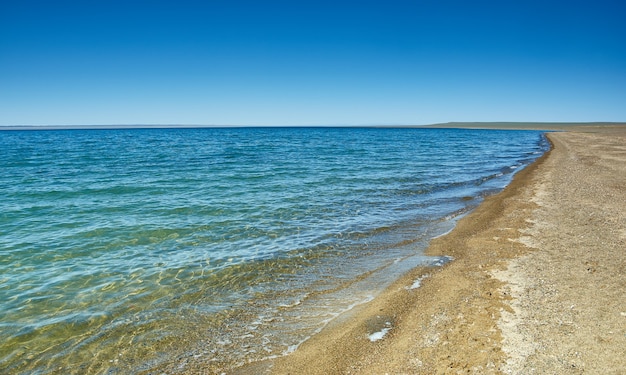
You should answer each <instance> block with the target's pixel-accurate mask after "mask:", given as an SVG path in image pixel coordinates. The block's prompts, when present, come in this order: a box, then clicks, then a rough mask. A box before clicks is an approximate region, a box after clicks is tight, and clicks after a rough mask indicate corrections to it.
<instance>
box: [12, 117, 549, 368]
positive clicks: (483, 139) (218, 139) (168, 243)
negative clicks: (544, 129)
mask: <svg viewBox="0 0 626 375" xmlns="http://www.w3.org/2000/svg"><path fill="white" fill-rule="evenodd" d="M0 145H1V147H0V166H1V168H0V192H1V195H2V199H1V200H0V369H4V372H7V373H16V374H20V373H24V374H26V373H28V374H31V373H35V374H38V373H42V374H43V373H64V374H65V373H77V374H78V373H80V374H83V373H94V374H100V373H106V374H126V373H141V372H142V371H149V370H151V369H159V368H166V367H167V368H170V369H182V370H184V368H185V366H186V365H187V364H188V363H189V362H190V361H195V362H196V363H204V364H205V365H206V367H207V368H210V369H212V371H218V370H219V369H225V368H228V367H229V366H232V365H233V364H238V363H244V362H247V361H250V360H255V359H259V358H264V357H271V356H277V355H282V354H284V353H286V352H289V351H290V350H293V349H294V348H295V347H297V345H298V344H300V343H301V342H302V341H304V340H306V338H307V337H310V335H312V334H313V333H314V332H316V331H317V330H319V329H320V328H321V327H323V326H324V324H326V323H327V322H328V321H329V320H330V319H332V318H333V317H335V316H337V314H339V313H340V312H342V311H345V310H347V309H349V308H351V307H352V306H354V305H356V304H359V303H363V302H364V301H367V300H369V299H371V298H372V297H373V296H374V295H375V293H376V290H379V289H380V288H381V287H384V285H386V283H388V282H389V281H391V280H393V279H394V278H396V277H398V276H399V275H400V274H401V273H402V272H404V271H406V270H407V269H409V268H411V267H414V266H416V265H420V264H441V263H442V262H444V261H446V260H447V259H439V258H431V257H425V256H423V255H422V250H423V249H424V247H425V246H426V245H427V243H428V241H429V240H430V239H431V238H432V237H434V236H437V235H439V234H441V233H444V232H445V231H448V230H449V229H450V228H451V227H452V226H453V224H454V220H455V218H457V217H458V216H459V215H462V214H463V213H465V212H467V210H469V209H471V208H472V207H475V206H476V205H477V204H478V203H479V202H480V200H481V198H482V197H484V196H485V195H487V194H491V193H494V192H497V191H498V190H500V189H502V188H503V187H504V186H505V185H506V184H507V183H508V182H509V181H510V179H511V177H512V175H513V174H514V172H516V171H518V170H519V169H520V168H522V167H524V166H525V165H527V164H528V163H530V162H532V161H533V160H534V159H536V158H537V157H538V156H539V155H540V154H541V153H543V152H544V151H545V150H546V149H547V143H546V140H545V138H544V137H543V135H542V134H541V133H540V132H534V131H495V130H489V131H485V130H451V129H445V130H444V129H368V128H363V129H352V128H236V129H119V130H55V131H4V132H0Z"/></svg>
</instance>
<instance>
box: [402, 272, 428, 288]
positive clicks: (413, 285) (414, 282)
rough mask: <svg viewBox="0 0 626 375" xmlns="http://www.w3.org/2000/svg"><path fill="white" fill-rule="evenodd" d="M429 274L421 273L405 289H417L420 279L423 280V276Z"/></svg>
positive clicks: (425, 276) (420, 283)
mask: <svg viewBox="0 0 626 375" xmlns="http://www.w3.org/2000/svg"><path fill="white" fill-rule="evenodd" d="M428 276H430V275H422V276H421V277H418V278H417V279H415V281H413V284H411V286H409V287H407V289H417V288H419V287H420V286H422V280H424V279H425V278H427V277H428Z"/></svg>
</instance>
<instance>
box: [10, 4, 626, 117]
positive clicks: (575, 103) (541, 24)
mask: <svg viewBox="0 0 626 375" xmlns="http://www.w3.org/2000/svg"><path fill="white" fill-rule="evenodd" d="M448 121H564V122H568V121H576V122H585V121H626V1H621V0H612V1H606V0H588V1H578V0H569V1H549V0H542V1H535V0H525V1H508V0H500V1H480V0H478V1H469V0H466V1H446V0H442V1H436V0H432V1H397V0H384V1H383V0H380V1H369V0H360V1H340V0H335V1H325V0H316V1H297V0H289V1H273V0H265V1H261V0H259V1H239V0H215V1H212V0H207V1H187V0H177V1H158V0H145V1H133V0H125V1H118V0H106V1H105V0H100V1H96V0H82V1H63V0H55V1H30V0H1V1H0V125H26V124H29V125H44V124H57V125H77V124H83V125H87V124H94V125H97V124H205V125H210V124H218V125H316V124H317V125H371V124H429V123H436V122H448Z"/></svg>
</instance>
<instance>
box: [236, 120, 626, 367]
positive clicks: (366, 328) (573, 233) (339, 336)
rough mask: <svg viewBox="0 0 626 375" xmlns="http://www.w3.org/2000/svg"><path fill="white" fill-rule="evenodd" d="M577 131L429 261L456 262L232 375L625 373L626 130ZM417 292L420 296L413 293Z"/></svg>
mask: <svg viewBox="0 0 626 375" xmlns="http://www.w3.org/2000/svg"><path fill="white" fill-rule="evenodd" d="M564 126H565V125H564ZM451 127H452V126H451ZM454 127H460V126H454ZM552 129H553V130H557V129H555V128H554V127H553V128H552ZM566 129H567V130H570V132H563V133H554V134H550V135H549V138H550V140H551V141H552V142H553V145H554V148H553V150H552V151H551V152H549V153H547V154H546V155H544V156H543V157H542V158H540V159H539V160H538V161H537V162H535V163H534V164H532V165H531V166H529V167H527V168H526V169H524V170H523V171H521V172H519V173H518V174H517V175H516V176H515V178H514V180H513V182H512V183H511V184H510V185H509V186H508V187H507V188H506V189H505V190H504V191H503V192H501V193H499V194H497V195H495V196H491V197H488V198H487V199H486V200H485V201H484V202H483V203H482V204H481V205H480V206H479V207H478V208H477V209H476V210H474V211H473V212H472V213H471V214H469V215H468V216H466V217H464V218H463V219H461V220H460V221H459V222H458V224H457V226H456V228H455V229H454V230H453V231H452V232H450V233H449V234H447V235H446V236H443V237H440V238H437V239H434V240H433V241H432V242H431V245H430V247H429V248H428V250H427V253H428V254H431V255H448V256H452V257H454V259H455V260H454V261H453V262H451V263H449V264H448V265H446V266H445V267H443V268H442V269H430V268H418V269H414V270H412V271H411V272H409V273H408V274H406V275H405V276H404V277H402V278H401V279H400V280H398V281H397V282H396V283H394V284H393V285H392V286H391V287H390V288H388V289H387V290H386V291H385V292H384V293H383V294H381V295H380V296H379V297H378V298H376V299H375V300H374V301H372V302H370V303H368V304H366V305H363V306H360V307H358V308H356V309H354V310H352V311H351V312H350V313H348V314H345V315H344V316H342V317H340V318H338V319H336V320H335V321H333V322H332V323H331V324H329V325H328V326H327V328H326V329H324V330H323V331H322V332H321V333H319V334H317V335H315V336H314V337H313V338H311V339H310V340H309V341H307V342H305V343H304V344H303V345H302V346H301V347H300V348H299V349H298V350H296V351H295V352H294V353H292V354H290V355H288V356H285V357H280V358H276V359H273V360H269V361H265V362H260V363H253V364H251V365H249V366H246V367H243V368H240V369H238V370H236V371H235V372H234V373H241V374H253V373H263V372H267V373H272V374H300V373H306V374H347V373H350V374H384V373H389V374H404V373H406V374H444V373H445V374H447V373H450V374H456V373H480V374H544V373H551V374H579V373H593V374H618V373H620V371H623V369H624V368H626V358H625V357H624V355H623V354H624V352H623V350H624V348H625V347H626V306H624V305H623V302H624V301H626V275H625V274H624V272H625V270H626V257H624V249H625V248H626V126H624V125H617V124H613V125H605V126H600V125H593V126H590V125H581V126H576V127H567V128H566ZM416 280H421V286H420V287H419V288H416V289H411V288H407V287H409V286H411V285H414V283H415V281H416ZM380 332H386V333H387V334H386V335H384V336H383V338H382V339H381V340H377V341H372V340H371V339H370V335H372V334H375V333H380Z"/></svg>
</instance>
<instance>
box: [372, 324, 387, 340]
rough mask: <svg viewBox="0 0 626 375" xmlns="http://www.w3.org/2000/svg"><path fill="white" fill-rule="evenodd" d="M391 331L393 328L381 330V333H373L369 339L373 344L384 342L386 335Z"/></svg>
mask: <svg viewBox="0 0 626 375" xmlns="http://www.w3.org/2000/svg"><path fill="white" fill-rule="evenodd" d="M387 324H388V325H389V324H391V323H387ZM389 331H391V327H387V328H383V329H381V330H380V331H378V332H374V333H372V334H371V335H369V336H368V337H369V339H370V341H371V342H375V341H378V340H382V339H383V338H385V335H386V334H387V333H388V332H389Z"/></svg>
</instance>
